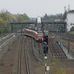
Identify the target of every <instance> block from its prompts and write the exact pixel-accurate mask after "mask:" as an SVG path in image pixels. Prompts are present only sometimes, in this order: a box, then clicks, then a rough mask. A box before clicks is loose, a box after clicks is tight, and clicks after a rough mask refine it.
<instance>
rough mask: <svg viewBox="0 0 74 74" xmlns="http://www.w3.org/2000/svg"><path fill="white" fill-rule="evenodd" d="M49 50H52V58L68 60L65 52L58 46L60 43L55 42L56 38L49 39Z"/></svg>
mask: <svg viewBox="0 0 74 74" xmlns="http://www.w3.org/2000/svg"><path fill="white" fill-rule="evenodd" d="M49 48H50V52H51V55H52V57H55V58H58V59H61V60H64V59H67V57H66V55H65V53H64V51H63V50H62V48H61V47H60V46H59V45H58V43H57V42H56V41H55V40H54V38H50V39H49Z"/></svg>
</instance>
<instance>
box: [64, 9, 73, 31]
mask: <svg viewBox="0 0 74 74" xmlns="http://www.w3.org/2000/svg"><path fill="white" fill-rule="evenodd" d="M65 21H66V22H67V31H70V29H71V28H72V27H73V26H74V10H69V11H68V12H67V15H66V19H65Z"/></svg>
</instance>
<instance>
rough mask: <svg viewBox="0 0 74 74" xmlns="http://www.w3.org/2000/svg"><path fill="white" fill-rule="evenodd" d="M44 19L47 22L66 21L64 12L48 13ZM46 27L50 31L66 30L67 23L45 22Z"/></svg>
mask: <svg viewBox="0 0 74 74" xmlns="http://www.w3.org/2000/svg"><path fill="white" fill-rule="evenodd" d="M42 21H45V22H52V23H53V22H64V15H63V14H57V15H50V16H48V15H46V14H45V16H44V17H43V18H42ZM44 28H45V29H47V30H48V31H52V32H65V30H66V25H65V24H45V25H44Z"/></svg>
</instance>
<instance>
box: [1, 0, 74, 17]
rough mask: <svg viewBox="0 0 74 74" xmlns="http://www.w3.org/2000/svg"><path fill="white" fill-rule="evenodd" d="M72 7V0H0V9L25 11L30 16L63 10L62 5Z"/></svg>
mask: <svg viewBox="0 0 74 74" xmlns="http://www.w3.org/2000/svg"><path fill="white" fill-rule="evenodd" d="M68 4H70V8H71V9H74V0H0V10H2V9H5V10H8V11H9V12H11V13H24V12H25V13H26V14H28V15H29V16H30V17H38V16H42V15H44V14H45V13H47V14H49V15H51V14H56V13H61V12H64V6H66V7H67V8H68Z"/></svg>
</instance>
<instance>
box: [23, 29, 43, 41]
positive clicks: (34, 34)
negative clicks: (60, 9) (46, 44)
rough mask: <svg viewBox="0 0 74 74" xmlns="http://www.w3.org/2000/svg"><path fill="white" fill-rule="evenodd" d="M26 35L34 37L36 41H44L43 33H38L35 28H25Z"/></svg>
mask: <svg viewBox="0 0 74 74" xmlns="http://www.w3.org/2000/svg"><path fill="white" fill-rule="evenodd" d="M23 32H24V35H26V36H29V37H32V38H34V39H35V40H36V41H39V42H42V40H43V33H38V32H36V31H34V30H30V29H23Z"/></svg>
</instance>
